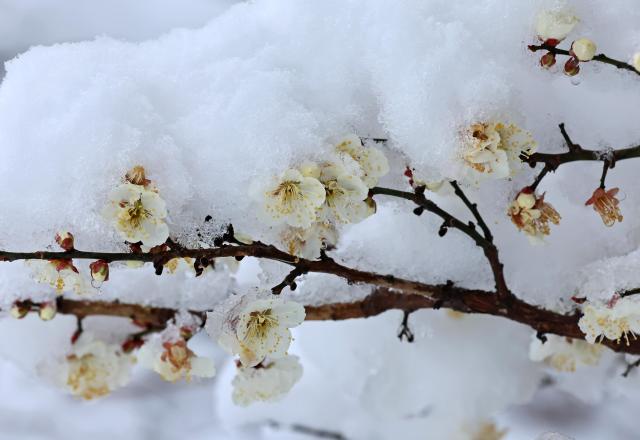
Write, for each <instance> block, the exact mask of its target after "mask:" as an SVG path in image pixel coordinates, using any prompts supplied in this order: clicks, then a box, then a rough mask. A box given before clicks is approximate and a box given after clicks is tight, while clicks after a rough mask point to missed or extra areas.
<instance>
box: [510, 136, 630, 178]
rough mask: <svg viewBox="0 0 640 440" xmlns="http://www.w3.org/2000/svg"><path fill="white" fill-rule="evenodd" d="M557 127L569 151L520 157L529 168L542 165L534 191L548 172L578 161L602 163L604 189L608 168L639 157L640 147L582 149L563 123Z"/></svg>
mask: <svg viewBox="0 0 640 440" xmlns="http://www.w3.org/2000/svg"><path fill="white" fill-rule="evenodd" d="M559 127H560V132H561V133H562V137H563V138H564V140H565V142H566V143H567V147H568V148H569V151H567V152H564V153H533V154H531V155H526V154H521V155H520V160H522V161H523V162H525V163H528V164H529V166H531V168H534V167H535V166H536V165H537V164H538V163H543V164H544V168H543V169H542V170H541V171H540V174H538V176H537V177H536V179H535V181H534V182H533V184H532V185H531V186H530V187H531V188H532V189H534V190H535V189H536V187H537V186H538V184H539V183H540V182H541V181H542V179H543V178H544V176H546V175H547V173H548V172H549V171H555V170H556V169H558V167H560V166H561V165H564V164H567V163H571V162H579V161H595V162H603V171H602V177H601V178H600V185H601V187H604V186H603V185H604V180H605V178H606V176H607V171H608V169H609V168H613V167H614V166H615V164H616V163H617V162H618V161H620V160H627V159H634V158H637V157H640V145H638V146H635V147H628V148H620V149H612V148H606V149H601V150H590V149H586V148H582V147H581V146H580V145H578V144H576V143H574V142H573V140H572V139H571V137H570V136H569V134H568V133H567V131H566V129H565V126H564V123H562V124H560V125H559Z"/></svg>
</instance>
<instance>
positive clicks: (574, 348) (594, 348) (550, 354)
mask: <svg viewBox="0 0 640 440" xmlns="http://www.w3.org/2000/svg"><path fill="white" fill-rule="evenodd" d="M545 337H546V342H542V341H541V340H540V339H538V338H537V337H535V336H534V337H533V338H532V341H531V345H530V346H529V358H530V359H531V360H532V361H536V362H544V363H546V364H547V365H549V366H551V367H553V368H554V369H556V370H558V371H561V372H574V371H576V368H577V367H578V366H581V365H590V366H593V365H597V364H598V362H599V361H600V357H601V356H602V352H603V351H604V346H602V345H600V344H590V343H588V342H585V341H583V340H581V339H572V338H566V337H562V336H557V335H546V336H545Z"/></svg>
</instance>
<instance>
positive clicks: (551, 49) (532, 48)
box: [528, 44, 640, 75]
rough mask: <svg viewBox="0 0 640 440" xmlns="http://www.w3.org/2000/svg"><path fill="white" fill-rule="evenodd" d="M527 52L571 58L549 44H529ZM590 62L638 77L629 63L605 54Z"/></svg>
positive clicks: (565, 52) (638, 73)
mask: <svg viewBox="0 0 640 440" xmlns="http://www.w3.org/2000/svg"><path fill="white" fill-rule="evenodd" d="M528 48H529V50H530V51H531V52H537V51H539V50H545V51H547V52H551V53H552V54H554V55H565V56H571V53H569V51H568V50H564V49H558V48H557V47H555V46H551V45H549V44H538V45H536V44H531V45H529V46H528ZM591 61H597V62H600V63H604V64H609V65H611V66H615V67H617V68H618V69H622V70H628V71H629V72H633V73H635V74H636V75H640V72H638V71H637V70H636V69H634V67H633V66H632V65H631V64H629V63H625V62H624V61H620V60H616V59H613V58H609V57H608V56H606V55H605V54H602V53H601V54H598V55H596V56H594V57H593V59H592V60H591Z"/></svg>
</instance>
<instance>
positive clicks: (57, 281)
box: [26, 260, 86, 295]
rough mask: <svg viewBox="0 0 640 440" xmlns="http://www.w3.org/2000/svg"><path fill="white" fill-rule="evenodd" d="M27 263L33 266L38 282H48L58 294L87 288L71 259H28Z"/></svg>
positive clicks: (34, 276)
mask: <svg viewBox="0 0 640 440" xmlns="http://www.w3.org/2000/svg"><path fill="white" fill-rule="evenodd" d="M26 264H27V266H29V267H31V269H32V271H33V278H34V279H35V280H36V281H37V282H38V283H42V284H48V285H49V286H51V287H52V288H54V289H55V291H56V293H57V294H58V295H62V294H63V293H64V292H75V293H83V292H85V290H86V284H85V282H84V279H83V278H82V277H81V276H80V274H79V273H78V269H76V267H75V266H74V265H73V262H72V261H71V260H27V262H26Z"/></svg>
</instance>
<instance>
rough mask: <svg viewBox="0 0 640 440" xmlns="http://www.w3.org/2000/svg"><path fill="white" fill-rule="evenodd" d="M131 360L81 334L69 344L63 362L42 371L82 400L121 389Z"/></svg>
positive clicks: (117, 349)
mask: <svg viewBox="0 0 640 440" xmlns="http://www.w3.org/2000/svg"><path fill="white" fill-rule="evenodd" d="M132 364H133V360H132V358H131V357H130V356H128V355H126V354H124V353H123V352H122V351H121V349H120V346H118V345H111V344H107V343H105V342H103V341H100V340H96V339H94V338H93V336H92V335H91V334H90V333H83V334H82V335H81V336H80V337H79V339H78V340H77V341H76V343H75V344H74V345H73V347H72V350H71V352H70V353H69V354H68V355H67V356H66V358H65V359H64V361H63V362H61V363H59V364H58V365H57V366H56V367H54V370H55V372H52V371H51V370H50V368H51V367H50V366H44V367H46V369H47V370H49V371H46V370H44V369H43V373H44V374H52V373H53V374H54V375H55V380H56V381H57V382H58V383H59V384H60V385H62V386H64V387H65V388H66V389H67V390H69V392H71V394H73V395H74V396H77V397H81V398H83V399H85V400H91V399H95V398H98V397H103V396H106V395H108V394H109V393H111V392H112V391H113V390H115V389H117V388H120V387H123V386H125V385H126V384H127V383H128V382H129V376H130V371H131V366H132Z"/></svg>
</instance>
